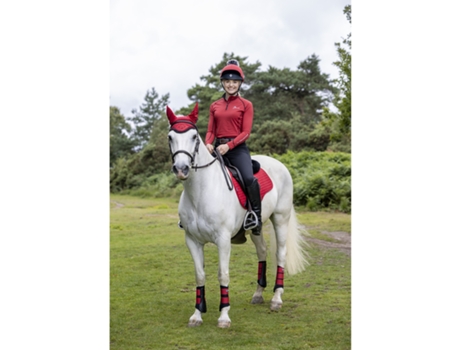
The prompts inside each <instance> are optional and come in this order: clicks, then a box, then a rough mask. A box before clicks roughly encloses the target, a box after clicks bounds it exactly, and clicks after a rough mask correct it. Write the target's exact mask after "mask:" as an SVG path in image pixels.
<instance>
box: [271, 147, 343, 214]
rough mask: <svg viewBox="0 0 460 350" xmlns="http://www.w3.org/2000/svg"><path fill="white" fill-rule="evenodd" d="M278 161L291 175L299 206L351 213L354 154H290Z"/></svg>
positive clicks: (295, 200)
mask: <svg viewBox="0 0 460 350" xmlns="http://www.w3.org/2000/svg"><path fill="white" fill-rule="evenodd" d="M274 158H276V159H278V160H279V161H281V162H282V163H283V164H284V165H286V167H287V168H288V169H289V172H290V173H291V176H292V179H293V181H294V204H295V205H299V206H300V205H301V206H304V205H305V206H306V207H307V208H308V209H310V210H312V211H314V210H323V209H332V210H339V211H342V212H346V213H349V212H351V154H349V153H340V152H299V153H294V152H291V151H289V152H287V153H285V154H283V155H274Z"/></svg>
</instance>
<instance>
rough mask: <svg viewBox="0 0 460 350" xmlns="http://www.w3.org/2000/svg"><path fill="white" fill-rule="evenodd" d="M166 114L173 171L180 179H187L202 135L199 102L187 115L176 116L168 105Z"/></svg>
mask: <svg viewBox="0 0 460 350" xmlns="http://www.w3.org/2000/svg"><path fill="white" fill-rule="evenodd" d="M166 115H167V117H168V120H169V125H170V127H169V133H168V140H169V149H170V151H171V157H172V162H173V167H172V171H173V172H174V174H176V176H177V178H179V179H180V180H187V178H188V176H189V174H190V168H191V167H193V166H194V164H195V156H196V154H197V153H198V147H199V145H200V137H199V134H198V129H197V127H196V122H197V121H198V103H196V105H195V108H194V109H193V111H192V113H190V114H189V115H187V116H176V115H175V114H174V112H173V111H172V110H171V109H170V108H169V107H168V106H166Z"/></svg>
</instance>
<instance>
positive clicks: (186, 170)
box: [172, 165, 190, 181]
mask: <svg viewBox="0 0 460 350" xmlns="http://www.w3.org/2000/svg"><path fill="white" fill-rule="evenodd" d="M172 172H173V173H174V174H175V175H176V177H177V178H178V179H179V180H182V181H184V180H187V178H188V176H189V174H190V167H189V166H188V165H183V166H178V165H173V167H172Z"/></svg>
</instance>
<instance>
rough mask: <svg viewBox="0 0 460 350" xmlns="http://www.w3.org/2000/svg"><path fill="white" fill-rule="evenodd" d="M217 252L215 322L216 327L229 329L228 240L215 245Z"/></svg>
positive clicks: (229, 246) (229, 248)
mask: <svg viewBox="0 0 460 350" xmlns="http://www.w3.org/2000/svg"><path fill="white" fill-rule="evenodd" d="M217 248H218V251H219V272H218V279H219V283H220V305H219V311H220V317H219V319H218V320H217V327H219V328H229V327H230V324H231V322H232V321H231V320H230V317H229V316H228V312H229V311H230V298H229V295H228V285H229V283H230V274H229V265H230V250H231V244H230V239H228V240H225V239H221V240H220V241H219V242H218V243H217Z"/></svg>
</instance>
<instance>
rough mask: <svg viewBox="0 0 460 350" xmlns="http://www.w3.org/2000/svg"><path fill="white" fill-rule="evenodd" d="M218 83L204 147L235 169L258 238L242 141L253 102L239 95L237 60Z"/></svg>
mask: <svg viewBox="0 0 460 350" xmlns="http://www.w3.org/2000/svg"><path fill="white" fill-rule="evenodd" d="M220 81H221V84H222V87H223V88H224V90H225V94H224V95H223V96H222V97H221V98H220V99H218V100H217V101H215V102H213V103H212V104H211V107H210V108H209V124H208V131H207V133H206V141H205V144H206V148H207V149H208V151H209V152H210V153H212V152H213V151H214V146H213V142H214V140H215V147H216V148H217V150H218V151H219V152H220V154H221V155H222V156H223V158H226V159H227V160H228V161H230V164H231V165H233V166H235V167H236V168H238V170H239V171H240V173H241V175H242V177H243V181H244V184H245V186H246V190H247V195H248V198H249V202H250V204H251V207H252V210H253V211H254V213H255V215H256V217H257V222H256V225H257V226H255V227H254V228H253V229H252V233H253V234H254V235H260V230H261V228H262V220H261V211H262V207H261V202H260V188H259V182H258V181H257V179H256V178H255V177H254V174H253V170H252V161H251V156H250V154H249V149H248V147H247V145H246V143H245V141H246V140H247V139H248V138H249V135H250V134H251V128H252V119H253V114H254V112H253V107H252V103H251V102H250V101H248V100H246V99H244V98H242V97H241V96H240V94H239V91H240V87H241V84H242V83H243V81H244V73H243V70H242V69H241V68H240V66H239V63H238V61H237V60H234V59H232V60H229V61H228V62H227V65H226V66H225V67H224V68H223V69H222V71H221V73H220Z"/></svg>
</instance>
